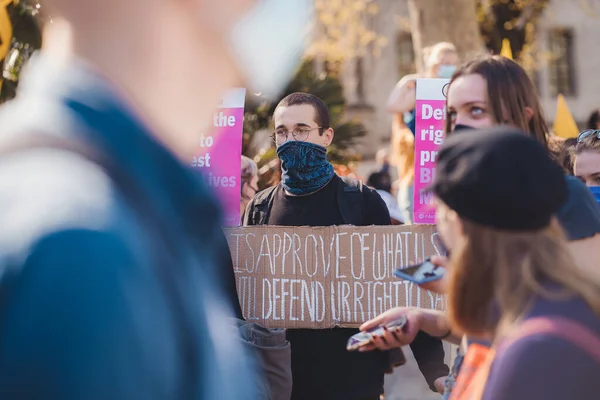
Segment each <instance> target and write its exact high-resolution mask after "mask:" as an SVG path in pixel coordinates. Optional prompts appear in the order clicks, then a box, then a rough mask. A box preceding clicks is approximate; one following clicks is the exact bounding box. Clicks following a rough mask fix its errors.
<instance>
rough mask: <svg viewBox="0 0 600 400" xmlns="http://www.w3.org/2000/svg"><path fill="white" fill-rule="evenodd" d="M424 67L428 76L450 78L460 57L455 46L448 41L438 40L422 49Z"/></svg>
mask: <svg viewBox="0 0 600 400" xmlns="http://www.w3.org/2000/svg"><path fill="white" fill-rule="evenodd" d="M424 53H425V67H426V69H427V77H429V78H444V79H450V78H452V74H454V72H455V71H456V68H457V66H458V64H459V63H460V58H459V56H458V50H457V49H456V46H454V45H453V44H452V43H448V42H440V43H437V44H434V45H433V46H431V47H428V48H426V49H425V50H424Z"/></svg>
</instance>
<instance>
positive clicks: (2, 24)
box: [0, 0, 14, 90]
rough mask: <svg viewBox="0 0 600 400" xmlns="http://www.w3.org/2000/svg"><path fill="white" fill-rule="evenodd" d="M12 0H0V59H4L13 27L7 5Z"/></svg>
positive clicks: (0, 88) (0, 82)
mask: <svg viewBox="0 0 600 400" xmlns="http://www.w3.org/2000/svg"><path fill="white" fill-rule="evenodd" d="M13 1H14V0H0V61H1V60H4V58H5V57H6V54H7V53H8V49H10V43H11V41H12V35H13V27H12V22H11V21H10V16H9V15H8V10H7V7H8V6H9V5H10V4H12V3H13ZM0 90H2V71H0Z"/></svg>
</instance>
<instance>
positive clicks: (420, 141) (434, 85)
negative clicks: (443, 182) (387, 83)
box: [413, 79, 449, 224]
mask: <svg viewBox="0 0 600 400" xmlns="http://www.w3.org/2000/svg"><path fill="white" fill-rule="evenodd" d="M448 82H449V80H448V79H417V102H416V120H415V181H414V191H413V193H414V194H413V196H414V197H413V214H414V215H413V221H414V223H415V224H434V223H435V211H434V209H433V197H432V195H431V193H424V192H423V189H425V188H427V186H428V185H429V184H431V182H432V181H433V178H434V177H435V162H436V159H437V153H438V148H439V147H440V145H441V144H442V143H443V141H444V125H445V121H446V94H447V89H448Z"/></svg>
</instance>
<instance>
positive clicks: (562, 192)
mask: <svg viewBox="0 0 600 400" xmlns="http://www.w3.org/2000/svg"><path fill="white" fill-rule="evenodd" d="M473 133H478V134H469V135H460V134H458V135H452V136H450V137H449V138H448V139H447V140H446V142H445V143H444V144H443V145H442V147H441V148H440V152H439V156H438V168H437V175H436V178H435V180H434V183H433V185H432V187H431V190H432V191H433V192H434V194H435V196H436V199H437V206H436V208H437V226H438V231H439V233H440V235H441V237H442V239H443V241H444V243H445V244H446V246H447V247H448V248H449V249H450V250H451V252H452V258H451V264H450V266H449V271H448V273H449V281H450V286H449V315H450V318H451V320H452V322H453V324H454V326H455V327H456V328H458V329H460V330H461V331H463V332H465V333H466V334H468V335H472V336H486V335H489V334H491V333H493V332H494V331H495V329H496V328H497V323H498V320H497V315H496V317H495V316H494V313H493V312H491V310H493V309H495V308H496V309H499V311H500V312H501V314H502V316H503V318H504V319H505V321H510V322H515V321H517V320H518V318H519V317H520V316H522V314H523V313H524V312H525V311H526V309H527V307H528V305H529V304H530V301H531V300H532V299H533V297H535V296H550V297H551V296H552V295H551V294H550V293H549V291H548V290H546V286H547V285H546V284H547V283H550V282H554V283H557V284H558V285H559V286H561V287H562V288H566V289H567V290H569V291H571V292H572V293H576V294H578V295H581V296H582V297H583V298H584V299H585V300H586V301H588V302H589V303H590V304H592V307H593V308H594V309H595V310H597V311H598V312H600V298H599V297H598V295H597V293H600V292H599V290H600V282H598V281H595V280H593V279H591V280H589V279H588V277H587V276H586V275H585V274H584V273H582V272H581V271H580V270H579V269H577V267H575V264H574V261H573V259H572V257H571V254H570V253H569V250H568V248H567V244H566V240H565V238H564V234H563V232H562V229H561V227H560V226H559V223H558V222H557V220H556V219H555V217H554V214H555V213H556V212H557V211H558V210H559V209H560V207H561V206H562V205H563V203H564V202H565V201H566V199H567V196H568V193H567V192H568V191H567V184H566V181H565V179H564V176H563V172H562V170H561V168H560V167H559V166H558V165H557V164H556V163H555V162H554V160H552V159H551V157H550V155H549V153H548V152H547V150H546V149H545V148H544V147H543V146H542V145H541V144H540V143H539V142H537V141H536V140H534V139H532V138H531V137H529V136H527V135H524V134H523V132H522V131H519V130H513V129H512V128H507V127H497V128H489V129H485V130H481V131H475V132H473ZM507 154H510V157H508V156H507ZM515 199H518V201H514V200H515Z"/></svg>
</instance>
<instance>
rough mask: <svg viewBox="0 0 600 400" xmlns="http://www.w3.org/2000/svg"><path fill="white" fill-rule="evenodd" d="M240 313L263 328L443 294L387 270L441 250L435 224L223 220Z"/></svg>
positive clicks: (340, 321) (308, 323) (330, 322)
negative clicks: (233, 223)
mask: <svg viewBox="0 0 600 400" xmlns="http://www.w3.org/2000/svg"><path fill="white" fill-rule="evenodd" d="M225 234H226V236H227V240H228V243H229V247H230V250H231V256H232V259H233V264H234V270H235V275H236V281H237V288H238V295H239V299H240V303H241V307H242V311H243V313H244V316H245V318H246V319H247V320H248V321H251V322H258V323H260V324H261V325H264V326H266V327H270V328H312V329H325V328H332V327H335V326H342V327H357V326H359V325H360V324H361V323H363V322H364V321H366V320H368V319H371V318H373V317H375V316H377V315H379V314H381V313H382V312H384V311H386V310H388V309H390V308H393V307H396V306H416V307H424V308H432V309H444V307H445V303H444V301H445V300H444V297H443V296H438V295H435V294H432V293H429V292H426V291H422V290H421V289H419V288H418V287H417V286H416V285H414V284H412V283H410V282H407V281H403V280H400V279H398V278H395V277H394V276H393V275H392V271H393V270H394V269H396V268H401V267H406V266H408V265H409V264H412V263H415V262H417V261H421V260H424V259H425V258H427V257H429V256H431V255H435V254H441V253H442V252H443V250H442V248H441V246H440V244H439V240H438V238H437V235H438V234H437V232H436V231H435V227H434V226H426V225H421V226H416V225H412V226H371V227H354V226H340V227H335V226H332V227H276V226H262V227H243V228H227V229H225Z"/></svg>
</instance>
